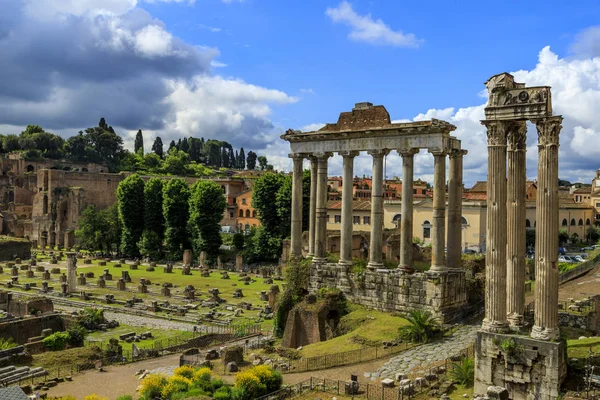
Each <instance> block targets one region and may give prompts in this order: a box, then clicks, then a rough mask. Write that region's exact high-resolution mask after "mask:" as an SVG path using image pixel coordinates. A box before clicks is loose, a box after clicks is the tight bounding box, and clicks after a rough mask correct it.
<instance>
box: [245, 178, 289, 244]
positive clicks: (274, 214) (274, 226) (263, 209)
mask: <svg viewBox="0 0 600 400" xmlns="http://www.w3.org/2000/svg"><path fill="white" fill-rule="evenodd" d="M285 180H286V178H285V177H284V176H283V175H280V174H275V173H270V172H269V173H266V174H264V175H263V176H261V177H260V178H258V179H257V180H256V182H255V184H254V188H253V191H252V207H254V208H255V209H256V210H257V211H258V218H259V219H260V222H261V223H262V225H263V226H264V227H265V228H266V229H267V231H269V232H272V233H273V232H276V233H277V234H278V235H279V234H281V233H282V230H284V229H286V228H285V227H284V228H282V227H281V220H280V217H279V214H278V210H277V193H278V191H279V190H280V188H281V187H282V186H283V185H284V184H285ZM288 226H289V225H288Z"/></svg>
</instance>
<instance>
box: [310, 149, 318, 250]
mask: <svg viewBox="0 0 600 400" xmlns="http://www.w3.org/2000/svg"><path fill="white" fill-rule="evenodd" d="M308 159H309V160H310V211H309V216H308V256H309V257H312V256H314V255H315V228H316V223H317V200H316V199H317V165H318V163H317V157H315V156H309V157H308Z"/></svg>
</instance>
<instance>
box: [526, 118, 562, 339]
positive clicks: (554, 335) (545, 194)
mask: <svg viewBox="0 0 600 400" xmlns="http://www.w3.org/2000/svg"><path fill="white" fill-rule="evenodd" d="M533 122H534V123H535V124H536V128H537V131H538V188H537V195H536V210H535V218H536V221H537V227H536V239H535V315H534V319H533V328H532V330H531V337H532V338H535V339H540V340H555V339H558V338H559V329H558V239H557V238H558V142H559V140H558V135H559V134H560V130H561V128H562V126H561V122H562V117H560V116H555V117H547V118H542V119H539V120H536V121H533Z"/></svg>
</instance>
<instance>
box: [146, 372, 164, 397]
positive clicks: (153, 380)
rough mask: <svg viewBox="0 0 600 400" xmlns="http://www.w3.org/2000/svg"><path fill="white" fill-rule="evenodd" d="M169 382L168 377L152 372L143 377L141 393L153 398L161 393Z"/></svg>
mask: <svg viewBox="0 0 600 400" xmlns="http://www.w3.org/2000/svg"><path fill="white" fill-rule="evenodd" d="M166 384H167V378H166V377H165V376H164V375H161V374H151V375H148V376H147V377H145V378H144V379H142V385H141V387H140V395H141V396H142V397H144V398H147V399H151V398H154V397H159V396H160V395H161V392H162V389H163V387H164V386H165V385H166Z"/></svg>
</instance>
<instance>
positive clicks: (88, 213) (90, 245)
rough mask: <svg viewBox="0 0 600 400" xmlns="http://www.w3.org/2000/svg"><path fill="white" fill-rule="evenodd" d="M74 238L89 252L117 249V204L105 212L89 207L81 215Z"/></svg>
mask: <svg viewBox="0 0 600 400" xmlns="http://www.w3.org/2000/svg"><path fill="white" fill-rule="evenodd" d="M78 225H79V228H78V229H77V230H76V231H75V236H76V237H77V238H78V239H79V241H80V243H81V246H82V247H83V248H86V249H89V250H100V251H105V250H108V251H112V250H113V249H115V248H118V247H119V243H120V238H121V225H120V222H119V217H118V206H117V204H114V205H112V206H111V207H110V208H107V209H106V210H98V209H97V208H96V206H94V205H89V206H88V207H87V208H86V209H85V210H84V211H83V213H82V214H81V217H80V218H79V222H78Z"/></svg>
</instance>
